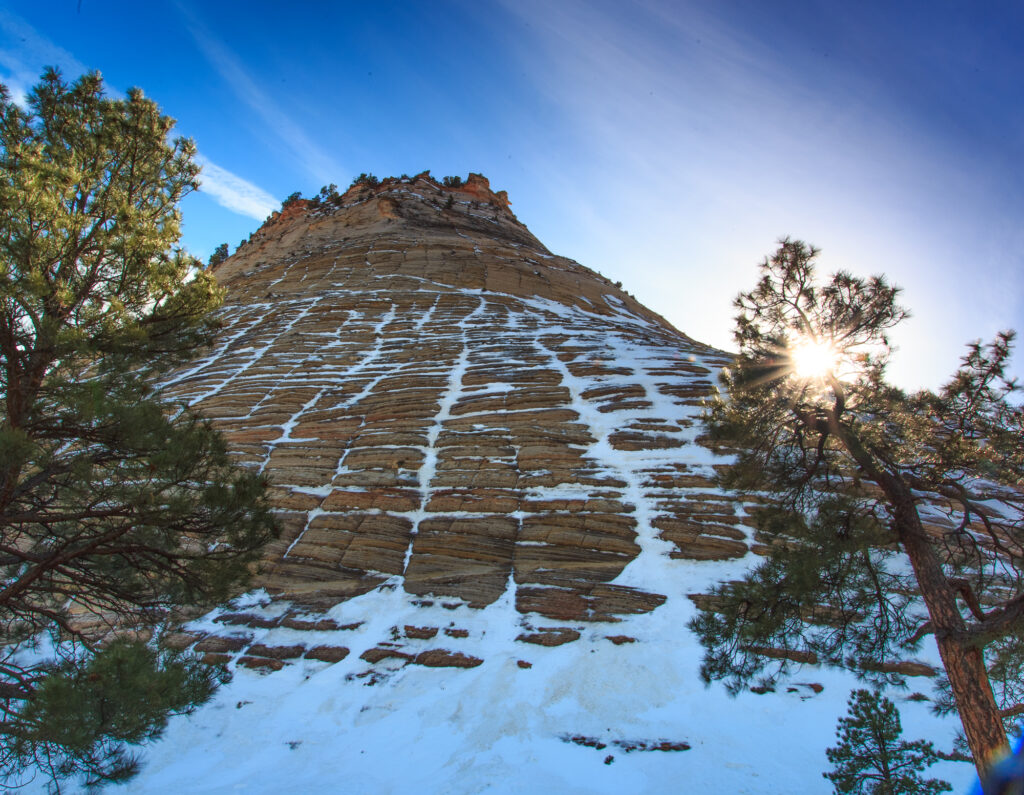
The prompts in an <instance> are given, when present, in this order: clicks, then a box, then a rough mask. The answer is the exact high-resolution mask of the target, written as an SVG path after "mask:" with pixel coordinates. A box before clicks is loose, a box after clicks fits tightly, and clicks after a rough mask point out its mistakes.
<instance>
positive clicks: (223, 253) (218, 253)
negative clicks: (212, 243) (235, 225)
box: [206, 243, 231, 268]
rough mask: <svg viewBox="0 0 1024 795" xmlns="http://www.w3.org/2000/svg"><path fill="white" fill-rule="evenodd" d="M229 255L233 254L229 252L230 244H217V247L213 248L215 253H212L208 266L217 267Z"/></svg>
mask: <svg viewBox="0 0 1024 795" xmlns="http://www.w3.org/2000/svg"><path fill="white" fill-rule="evenodd" d="M229 256H231V255H230V254H229V253H228V244H227V243H221V244H220V245H219V246H217V248H215V249H214V250H213V253H212V254H211V255H210V260H209V262H207V263H206V265H207V267H208V268H215V267H216V266H218V265H220V264H221V263H222V262H223V261H224V260H226V259H227V258H228V257H229Z"/></svg>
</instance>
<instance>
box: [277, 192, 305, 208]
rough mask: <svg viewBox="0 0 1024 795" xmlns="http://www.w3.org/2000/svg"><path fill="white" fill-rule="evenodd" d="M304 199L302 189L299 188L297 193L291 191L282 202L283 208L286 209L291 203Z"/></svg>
mask: <svg viewBox="0 0 1024 795" xmlns="http://www.w3.org/2000/svg"><path fill="white" fill-rule="evenodd" d="M300 199H302V191H300V190H297V191H295V193H289V194H288V195H287V196H286V197H285V200H284V201H283V202H281V209H282V210H283V209H285V208H286V207H288V206H289V205H292V204H295V202H297V201H299V200H300Z"/></svg>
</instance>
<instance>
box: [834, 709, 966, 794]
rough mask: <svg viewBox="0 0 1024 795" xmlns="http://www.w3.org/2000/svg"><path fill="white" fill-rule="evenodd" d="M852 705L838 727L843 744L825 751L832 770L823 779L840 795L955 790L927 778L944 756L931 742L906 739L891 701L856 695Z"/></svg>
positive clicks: (838, 734) (946, 784)
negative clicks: (937, 752)
mask: <svg viewBox="0 0 1024 795" xmlns="http://www.w3.org/2000/svg"><path fill="white" fill-rule="evenodd" d="M849 705H850V708H849V711H848V713H847V717H845V718H840V719H839V724H838V726H837V728H836V736H837V737H838V739H839V744H838V745H836V747H835V748H829V749H828V750H827V751H826V752H825V753H826V755H827V756H828V761H829V762H831V763H832V766H833V767H832V770H831V772H829V773H823V774H822V775H823V776H824V777H825V778H827V779H828V780H829V781H831V782H832V784H833V786H834V787H835V792H836V793H837V795H934V793H939V792H949V791H950V790H952V789H953V788H952V787H951V786H950V785H949V782H946V781H943V780H941V779H936V778H930V779H923V778H921V775H920V774H921V771H923V770H925V769H927V768H928V767H930V766H931V765H933V764H934V763H935V762H937V761H938V760H939V756H938V754H936V753H935V749H934V747H933V746H932V744H931V743H930V742H927V741H925V740H915V741H913V742H907V741H906V740H901V739H900V736H901V735H902V734H903V727H902V726H901V725H900V713H899V711H898V710H897V709H896V705H895V704H893V703H892V702H891V701H890V700H889V699H887V698H883V697H882V696H881V695H879V694H878V693H875V692H872V691H870V690H855V691H853V692H852V693H851V694H850V701H849Z"/></svg>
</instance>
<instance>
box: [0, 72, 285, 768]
mask: <svg viewBox="0 0 1024 795" xmlns="http://www.w3.org/2000/svg"><path fill="white" fill-rule="evenodd" d="M172 127H173V120H172V119H170V118H168V117H166V116H163V115H161V113H160V111H159V108H158V107H157V106H156V104H155V103H153V102H152V101H151V100H149V99H147V98H145V97H144V96H143V94H142V92H141V91H139V90H138V89H132V90H130V91H129V92H128V95H127V97H126V98H125V99H121V100H112V99H108V98H106V97H105V96H104V94H103V87H102V81H101V79H100V76H99V75H98V74H88V75H85V76H83V77H81V78H79V79H78V80H77V81H75V82H73V83H70V84H69V83H67V82H65V81H64V79H63V78H62V77H61V75H60V74H59V73H58V72H56V71H54V70H50V71H47V72H46V73H45V74H44V76H43V78H42V80H41V82H40V83H39V85H37V86H36V87H35V89H34V90H33V91H32V92H31V93H30V94H29V95H28V98H27V104H26V106H25V107H20V106H19V105H18V104H16V103H14V102H13V101H11V99H10V95H9V94H8V92H7V91H6V89H3V88H2V87H0V711H2V722H0V778H3V779H4V781H5V783H8V784H15V783H17V781H18V780H19V777H21V776H22V775H26V776H27V775H31V770H32V769H33V768H34V767H42V768H43V769H44V770H45V771H46V772H48V773H49V774H50V775H51V776H53V778H54V780H57V779H59V778H62V777H66V776H70V775H74V774H78V773H83V774H85V775H86V777H87V779H89V780H95V781H100V780H108V779H119V778H123V777H124V776H126V775H129V774H130V773H131V772H132V770H133V760H132V759H131V757H130V756H129V755H128V754H127V752H126V749H125V747H124V743H136V742H139V741H140V740H142V739H145V738H147V737H152V736H155V735H156V734H158V733H159V731H160V730H161V729H162V727H163V725H164V723H165V722H166V720H167V716H168V715H169V714H172V713H175V712H182V711H187V710H189V709H191V708H192V707H194V705H196V704H198V703H201V702H202V701H203V700H204V699H206V698H208V697H209V695H210V694H211V693H212V692H213V688H214V687H215V685H216V684H217V681H218V677H219V674H217V673H216V672H212V671H210V670H208V669H204V668H202V667H201V666H200V665H198V663H196V662H195V661H194V660H191V659H189V658H187V657H181V656H177V655H174V654H171V653H170V652H167V651H160V650H158V647H157V646H155V645H154V646H152V647H151V646H149V645H147V644H146V643H145V642H144V641H146V640H147V639H148V638H149V637H151V636H152V634H153V630H154V628H158V627H159V626H160V625H162V624H163V623H165V622H167V621H168V620H170V619H173V618H174V617H175V615H176V614H177V613H175V611H179V610H197V609H202V608H203V607H205V606H208V605H211V604H213V603H216V602H219V601H222V600H224V599H226V598H228V597H230V596H232V595H235V594H236V593H237V592H238V590H239V589H240V588H241V587H242V586H243V585H244V583H245V582H246V581H247V579H248V578H249V576H250V573H251V572H250V568H251V565H252V564H253V562H254V561H255V560H256V558H257V556H258V554H259V550H260V548H261V546H262V545H263V544H264V543H265V542H266V541H267V540H268V539H269V538H270V537H271V536H272V534H273V532H274V530H275V527H274V522H273V519H272V516H271V514H270V511H269V508H268V505H267V503H266V500H265V497H264V483H263V481H262V479H261V478H260V477H258V476H257V475H255V474H253V473H249V472H245V471H241V470H239V469H237V468H235V467H234V466H232V464H231V461H230V459H229V456H228V453H227V451H226V448H225V445H224V442H223V440H222V439H221V437H220V436H219V435H218V434H217V433H216V432H215V431H214V430H213V429H212V427H211V426H210V424H209V422H207V421H206V420H204V419H203V418H201V417H199V416H197V415H196V414H194V413H193V412H191V411H189V410H188V409H187V408H186V407H183V406H179V405H174V404H172V403H170V402H168V401H167V400H165V399H164V398H163V397H162V395H161V388H160V385H159V384H160V381H159V378H160V376H161V375H163V374H165V373H166V372H167V371H168V369H169V368H171V367H173V366H175V365H176V364H179V363H181V362H182V361H184V360H185V359H187V358H188V357H190V356H192V355H194V352H195V351H196V350H198V349H201V348H202V347H203V346H204V345H205V344H207V343H208V342H209V341H210V340H211V335H212V334H213V333H214V331H215V328H216V323H215V321H214V320H213V319H212V316H211V315H210V311H211V310H212V309H213V308H215V307H216V306H217V304H218V302H219V301H220V295H221V293H220V290H219V288H218V287H217V284H216V282H215V281H214V279H213V277H212V276H211V275H210V274H209V273H208V272H205V271H203V270H202V268H201V266H200V263H198V262H197V261H196V260H195V259H193V258H191V257H189V256H187V255H186V254H185V253H184V252H182V251H181V250H180V249H178V248H177V247H176V246H175V244H176V241H177V240H178V237H179V230H180V220H179V214H178V209H177V204H178V202H179V200H180V199H181V198H182V197H183V196H184V195H186V194H187V193H188V192H190V191H192V190H194V189H195V188H196V176H197V174H198V167H197V166H196V165H195V163H194V162H193V155H194V152H195V150H194V146H193V144H192V143H191V141H188V140H184V139H175V140H173V141H172V140H170V139H169V133H170V131H171V128H172Z"/></svg>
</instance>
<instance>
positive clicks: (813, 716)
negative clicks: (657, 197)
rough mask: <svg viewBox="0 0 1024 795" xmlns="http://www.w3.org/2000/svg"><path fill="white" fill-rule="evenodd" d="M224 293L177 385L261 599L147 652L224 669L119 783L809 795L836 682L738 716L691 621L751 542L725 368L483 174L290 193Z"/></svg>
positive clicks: (736, 703) (230, 273) (245, 600)
mask: <svg viewBox="0 0 1024 795" xmlns="http://www.w3.org/2000/svg"><path fill="white" fill-rule="evenodd" d="M216 275H217V277H218V279H219V280H220V282H221V283H222V284H223V285H224V286H225V287H226V288H227V299H226V303H225V306H224V308H223V312H222V317H223V321H224V326H223V330H222V333H221V334H220V337H219V341H218V343H217V344H216V345H215V347H214V348H213V349H212V350H210V351H207V352H205V353H204V355H203V356H202V357H201V358H199V359H197V360H196V361H194V362H193V363H191V364H190V365H188V366H187V367H185V368H183V369H182V370H181V371H179V372H178V373H176V374H174V375H173V376H171V381H170V387H169V388H170V390H171V391H172V392H173V393H174V395H175V396H176V397H177V398H178V399H180V400H182V401H186V402H189V403H191V404H192V405H194V406H196V407H197V408H198V409H199V410H200V411H202V412H203V413H204V414H206V415H207V416H208V417H210V418H212V419H213V421H214V422H215V423H216V424H217V426H218V427H219V428H220V429H221V430H222V431H223V432H224V434H225V435H226V437H227V440H228V443H229V445H230V448H231V450H232V451H233V453H234V455H236V456H237V458H238V460H239V461H240V462H241V463H244V464H245V465H247V466H251V467H256V468H259V469H260V470H262V471H263V472H265V473H266V474H267V476H268V478H269V480H270V483H271V498H272V500H273V503H274V505H275V507H276V509H277V511H278V513H279V516H280V519H281V525H282V528H283V532H282V535H281V537H280V539H279V540H278V541H277V542H276V544H275V545H273V546H272V548H270V549H269V550H268V552H267V554H266V558H265V561H264V565H263V567H262V571H261V573H260V575H259V580H258V582H257V586H258V587H257V589H256V590H255V591H253V592H251V593H249V594H247V595H244V596H242V597H240V598H239V599H237V600H235V602H233V603H232V604H231V605H228V606H225V607H223V608H222V609H218V610H216V611H214V612H213V613H211V614H209V615H207V616H204V617H202V618H199V619H197V620H195V621H192V622H190V623H188V624H186V625H185V626H184V627H183V628H182V631H179V632H177V633H174V634H171V635H169V636H168V637H166V638H165V642H166V643H168V644H170V645H173V646H177V647H180V648H191V649H193V650H194V651H195V652H197V653H200V654H203V655H205V659H207V660H208V661H209V662H212V663H228V664H229V665H230V666H231V667H233V668H235V669H236V671H237V673H236V676H235V679H234V681H233V682H232V683H231V684H230V685H228V686H226V687H225V688H222V690H221V691H220V692H219V694H218V696H217V698H216V700H215V702H214V703H213V704H211V705H209V706H207V707H204V708H203V709H201V710H200V711H199V712H197V713H196V714H195V715H193V716H191V717H189V718H187V719H186V718H181V719H176V720H175V721H172V724H171V727H170V729H169V730H168V734H167V737H166V738H165V739H164V740H163V741H161V743H159V744H157V745H156V746H154V747H152V748H151V749H148V750H147V751H146V755H145V758H146V767H145V769H144V771H143V774H142V775H141V776H140V777H139V779H137V780H136V781H134V782H132V783H130V784H129V785H128V788H129V789H130V790H132V791H136V790H137V791H142V792H147V791H171V790H173V789H175V788H178V789H181V788H184V789H187V790H189V791H211V792H220V791H229V790H233V789H238V790H244V791H250V792H279V791H324V790H333V789H336V788H337V787H338V786H339V784H338V782H339V781H341V780H342V779H343V780H344V781H345V782H346V783H345V785H344V791H346V792H360V793H362V792H365V793H371V792H372V793H377V792H409V791H423V792H446V793H455V792H459V793H476V792H481V791H484V790H488V791H496V792H523V791H546V792H554V791H559V792H609V793H611V792H623V791H629V792H665V791H675V790H679V791H693V792H712V791H714V792H739V791H745V792H809V791H817V790H815V787H819V788H820V787H821V786H822V784H821V781H822V780H821V778H820V773H819V772H818V771H820V770H821V769H822V765H823V764H824V762H823V761H822V760H823V759H824V747H825V745H826V744H827V743H828V742H829V739H830V738H831V737H832V732H833V729H834V724H835V717H836V715H837V714H839V713H840V712H841V711H842V708H843V704H844V701H845V698H846V694H847V692H848V690H849V685H850V684H851V683H852V681H853V680H852V677H850V676H848V675H846V674H843V673H842V672H827V671H813V672H812V673H807V674H806V676H808V677H813V678H814V679H815V680H816V681H799V682H789V683H788V684H787V686H786V687H785V689H784V691H782V690H781V689H780V693H778V694H777V695H776V696H774V697H772V696H766V695H755V693H756V692H762V693H763V692H764V690H763V689H761V690H757V691H755V693H744V694H741V695H740V697H739V698H737V699H729V698H727V697H726V695H725V693H724V691H723V690H722V689H721V688H711V689H705V688H704V687H703V686H702V684H701V682H700V680H699V678H698V676H697V667H698V664H699V660H700V649H699V647H698V645H697V643H696V641H695V639H694V638H693V636H692V635H690V633H689V632H688V631H687V630H686V629H685V625H686V621H687V620H688V619H689V618H690V617H692V616H693V614H694V612H695V606H694V600H700V599H701V597H700V595H699V594H700V593H701V592H704V591H706V590H707V589H708V588H709V587H710V585H712V584H713V583H715V582H717V581H719V580H721V579H725V578H729V577H736V576H739V572H741V571H742V570H743V569H744V568H745V567H746V566H747V565H749V564H750V562H751V561H752V560H756V557H754V556H753V555H752V554H751V553H754V554H756V553H757V552H758V551H759V549H760V547H759V546H758V544H757V542H756V538H755V536H754V533H753V530H752V529H751V527H750V526H749V525H748V523H747V513H746V508H745V506H744V505H743V504H740V503H737V502H735V501H734V500H733V499H731V498H730V497H729V496H728V495H725V494H723V493H721V492H720V491H719V490H718V489H716V488H715V486H714V484H713V482H712V480H711V476H712V475H713V474H714V471H715V467H716V466H721V465H723V464H725V463H727V460H728V459H725V458H722V457H720V456H718V455H717V454H716V453H715V452H714V451H712V450H709V449H708V448H706V447H704V446H702V445H701V444H700V442H699V437H700V434H701V427H700V422H699V416H700V413H701V401H702V400H703V399H705V398H706V397H707V396H708V395H709V394H710V393H711V392H712V390H713V389H714V388H715V381H716V377H717V371H718V369H719V368H720V367H721V366H723V365H724V364H725V363H726V361H727V357H726V356H725V355H724V354H723V353H722V352H720V351H717V350H714V349H712V348H709V347H707V346H705V345H702V344H700V343H697V342H695V341H693V340H691V339H689V338H688V337H686V336H685V335H684V334H682V333H680V332H679V331H677V330H676V329H674V328H673V327H672V326H671V325H670V324H668V323H667V322H666V321H665V320H663V319H662V318H660V317H658V316H657V315H655V314H653V313H652V312H650V311H648V310H647V309H645V308H644V307H643V306H641V305H640V304H639V303H637V302H636V301H635V300H633V299H632V298H631V297H630V296H629V295H628V294H627V293H625V292H623V291H622V290H621V289H619V287H618V286H617V285H614V284H612V283H610V282H609V281H608V280H607V279H604V278H603V277H601V276H600V275H598V274H596V273H594V272H593V271H590V270H588V269H587V268H584V267H582V266H581V265H579V264H577V263H575V262H573V261H571V260H568V259H565V258H563V257H559V256H554V255H552V254H551V253H550V252H549V251H548V250H547V249H546V248H545V247H544V246H543V245H542V244H541V243H540V242H539V241H538V240H537V239H536V238H534V237H533V235H531V234H530V232H529V231H528V230H527V229H526V228H525V227H524V226H523V225H522V224H521V223H519V221H518V220H517V219H516V217H515V215H513V213H512V212H511V210H510V208H509V203H508V199H507V197H506V196H505V195H504V194H503V193H494V192H492V191H491V189H490V186H489V185H488V182H487V180H486V179H484V178H483V177H480V176H478V175H470V178H469V180H468V181H467V182H466V183H465V184H460V185H456V186H451V185H448V186H446V185H440V184H438V183H437V182H436V181H435V180H433V179H431V178H430V177H429V175H428V174H421V175H418V176H417V177H414V178H401V179H389V180H384V181H383V182H382V183H380V184H371V183H370V182H369V181H364V182H362V183H357V184H355V185H354V186H353V187H352V188H350V189H349V190H348V191H347V192H346V193H345V194H344V195H343V196H336V195H335V196H325V197H322V198H320V199H319V200H313V201H306V200H298V201H292V202H289V203H288V204H287V205H286V206H285V207H284V208H283V210H282V212H281V213H275V214H274V216H273V217H272V218H271V219H269V220H268V222H267V223H266V224H264V226H263V227H262V228H261V229H260V230H259V231H258V232H256V233H255V234H254V235H253V236H252V237H251V238H250V240H249V241H248V242H246V243H245V244H244V245H243V246H241V247H240V248H239V250H238V251H237V252H236V253H235V254H234V255H233V256H232V257H231V258H230V259H228V260H227V261H225V262H224V263H222V264H221V265H220V266H218V268H217V270H216ZM767 651H768V652H770V651H771V650H767ZM925 667H927V666H925ZM246 669H251V670H246ZM908 673H920V674H928V673H932V671H931V670H930V669H929V670H928V671H924V670H922V671H916V672H908ZM262 674H267V675H266V676H264V675H262ZM844 677H845V678H844ZM805 702H806V703H805ZM911 708H913V709H918V711H919V718H918V719H919V720H922V718H920V715H924V716H925V718H923V720H927V719H929V718H927V709H926V706H920V705H917V704H914V706H913V707H911ZM797 714H798V717H797V718H795V719H794V715H797ZM783 723H785V724H786V725H787V731H786V732H785V733H779V732H778V731H777V729H778V727H779V726H780V725H782V724H783ZM737 727H742V730H737ZM766 737H771V741H770V742H766V740H765V738H766ZM247 748H249V749H250V750H251V753H250V751H249V750H245V749H247ZM239 754H241V755H243V756H244V757H245V759H246V761H245V763H244V764H240V763H238V758H239ZM627 757H628V759H627ZM613 763H614V764H613ZM759 777H761V778H760V779H759ZM947 777H948V775H947ZM197 782H202V786H200V787H199V788H198V789H196V783H197ZM203 787H205V789H203Z"/></svg>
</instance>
